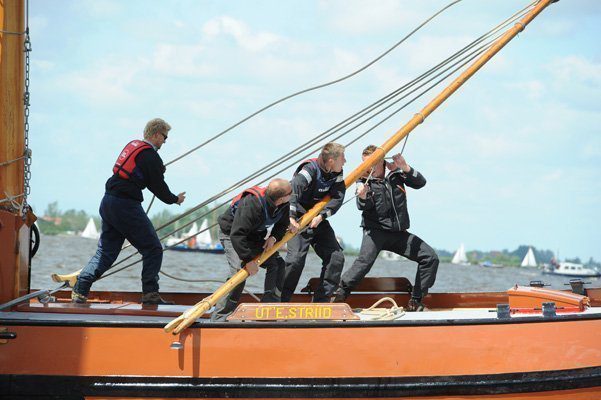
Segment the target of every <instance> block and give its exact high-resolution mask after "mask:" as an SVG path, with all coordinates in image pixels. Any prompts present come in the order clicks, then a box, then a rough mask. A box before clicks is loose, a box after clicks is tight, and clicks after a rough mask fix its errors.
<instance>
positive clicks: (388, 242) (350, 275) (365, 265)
mask: <svg viewBox="0 0 601 400" xmlns="http://www.w3.org/2000/svg"><path fill="white" fill-rule="evenodd" d="M382 250H388V251H391V252H393V253H396V254H399V255H401V256H404V257H406V258H408V259H410V260H411V261H415V262H417V273H416V275H415V285H414V288H413V293H412V295H411V296H412V297H414V298H417V299H421V298H422V297H425V296H426V295H427V294H428V289H430V288H431V287H432V286H433V285H434V281H435V280H436V271H437V270H438V256H437V255H436V252H434V249H432V247H430V246H429V245H428V243H426V242H424V241H423V240H421V239H420V238H419V237H417V236H415V235H414V234H412V233H409V232H407V231H404V232H390V231H384V230H378V229H364V230H363V240H362V242H361V250H360V251H359V256H358V257H357V259H356V260H355V262H354V263H353V265H352V266H351V268H350V269H349V270H348V271H346V272H345V273H344V275H343V276H342V280H341V283H340V287H341V288H342V289H343V290H344V291H345V294H346V295H349V294H350V293H351V291H352V290H353V289H354V288H355V287H356V286H357V285H358V284H359V282H361V280H362V279H363V278H364V277H365V275H367V273H368V272H369V270H370V269H371V267H372V266H373V265H374V262H375V261H376V258H377V257H378V254H380V251H382Z"/></svg>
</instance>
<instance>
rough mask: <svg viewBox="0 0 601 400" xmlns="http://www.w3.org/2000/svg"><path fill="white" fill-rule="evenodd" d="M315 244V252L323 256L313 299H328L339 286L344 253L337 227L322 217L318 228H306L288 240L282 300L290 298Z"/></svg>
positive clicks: (317, 301)
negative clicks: (322, 219)
mask: <svg viewBox="0 0 601 400" xmlns="http://www.w3.org/2000/svg"><path fill="white" fill-rule="evenodd" d="M309 246H313V249H314V250H315V253H316V254H317V255H318V256H319V258H321V261H322V268H321V274H320V276H319V286H318V287H317V289H316V290H315V293H314V294H313V302H315V303H325V302H329V301H330V297H331V296H332V295H333V293H334V291H335V290H336V288H337V287H338V283H339V282H340V274H341V273H342V268H343V267H344V254H343V253H342V248H341V247H340V245H339V244H338V241H337V240H336V235H335V234H334V230H333V229H332V226H330V223H329V222H328V221H322V222H321V223H320V224H319V225H318V226H317V228H315V229H307V230H306V231H304V232H302V233H300V234H298V235H296V236H295V237H293V238H292V239H290V241H289V242H288V254H287V255H286V275H285V278H284V288H283V290H282V301H283V302H289V301H290V298H291V297H292V294H293V293H294V290H295V289H296V286H297V285H298V281H299V280H300V277H301V275H302V273H303V268H304V267H305V259H306V258H307V253H308V252H309Z"/></svg>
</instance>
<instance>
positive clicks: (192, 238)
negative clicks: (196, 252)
mask: <svg viewBox="0 0 601 400" xmlns="http://www.w3.org/2000/svg"><path fill="white" fill-rule="evenodd" d="M198 231H199V229H198V224H197V223H196V222H194V223H193V224H192V227H191V228H190V230H189V231H188V233H186V234H185V235H184V236H185V237H187V238H189V239H188V241H187V242H185V243H186V244H187V245H188V248H190V249H194V248H196V242H197V238H196V236H197V235H195V234H196V232H198Z"/></svg>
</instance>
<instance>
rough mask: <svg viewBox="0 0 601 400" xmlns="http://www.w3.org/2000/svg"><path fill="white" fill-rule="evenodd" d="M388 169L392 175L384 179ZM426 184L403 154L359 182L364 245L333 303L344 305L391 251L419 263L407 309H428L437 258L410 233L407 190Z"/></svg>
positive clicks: (370, 148) (368, 151) (368, 150)
mask: <svg viewBox="0 0 601 400" xmlns="http://www.w3.org/2000/svg"><path fill="white" fill-rule="evenodd" d="M375 150H376V146H373V145H370V146H367V148H365V150H363V159H364V160H365V159H366V158H367V157H369V156H370V155H371V154H372V153H373V152H374V151H375ZM386 166H387V167H388V168H389V169H390V170H391V172H390V173H389V174H388V176H386V177H385V176H384V175H385V169H386ZM425 184H426V179H425V178H424V177H423V176H422V174H420V173H419V172H417V171H416V170H415V169H413V168H411V167H410V166H409V165H408V164H407V162H406V161H405V159H404V158H403V156H402V155H400V154H396V155H395V156H393V162H392V163H386V162H385V161H384V160H383V161H382V163H379V164H377V165H376V166H374V168H373V170H372V172H371V174H370V176H369V177H368V178H364V179H361V180H359V183H358V185H357V207H358V208H359V210H362V211H363V213H362V220H361V226H362V227H363V241H362V242H361V250H360V252H359V256H358V257H357V259H356V260H355V262H354V263H353V265H352V267H351V268H350V269H349V270H348V271H346V272H345V273H344V275H343V276H342V279H341V282H340V287H339V288H338V289H337V290H336V296H335V298H334V301H344V299H346V297H347V296H348V295H349V294H350V293H351V291H352V290H353V288H355V287H356V286H357V285H358V284H359V282H361V280H362V279H363V278H364V277H365V275H367V273H368V272H369V270H370V269H371V267H372V266H373V264H374V262H375V261H376V258H377V257H378V254H380V251H382V250H388V251H391V252H393V253H396V254H399V255H401V256H404V257H406V258H408V259H410V260H411V261H416V262H417V263H418V266H417V274H416V276H415V287H414V289H413V293H412V294H411V299H410V300H409V304H408V306H407V309H408V310H409V311H423V310H424V309H425V306H424V304H423V303H422V299H423V297H425V296H426V295H427V294H428V289H429V288H431V287H432V285H434V281H435V279H436V271H437V269H438V256H437V255H436V253H435V252H434V250H433V249H432V248H431V247H430V246H429V245H428V244H427V243H426V242H424V241H423V240H421V239H420V238H419V237H417V236H416V235H414V234H412V233H410V232H409V231H408V230H407V229H409V213H408V211H407V194H406V189H405V187H406V186H408V187H410V188H413V189H420V188H422V187H423V186H424V185H425Z"/></svg>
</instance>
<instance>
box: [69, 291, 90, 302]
mask: <svg viewBox="0 0 601 400" xmlns="http://www.w3.org/2000/svg"><path fill="white" fill-rule="evenodd" d="M87 301H88V298H87V297H86V296H84V295H83V294H79V293H77V292H76V291H75V290H73V291H72V292H71V303H76V304H84V303H86V302H87Z"/></svg>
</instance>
